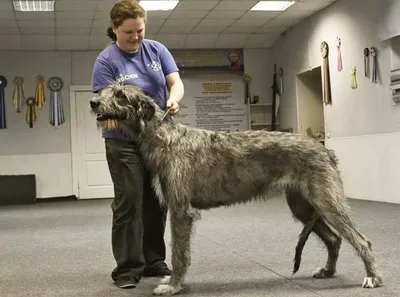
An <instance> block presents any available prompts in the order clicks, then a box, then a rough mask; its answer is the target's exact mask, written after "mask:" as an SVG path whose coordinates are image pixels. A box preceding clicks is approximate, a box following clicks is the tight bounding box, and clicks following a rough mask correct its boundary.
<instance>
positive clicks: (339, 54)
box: [336, 37, 343, 71]
mask: <svg viewBox="0 0 400 297" xmlns="http://www.w3.org/2000/svg"><path fill="white" fill-rule="evenodd" d="M336 47H337V70H338V71H342V70H343V63H342V52H341V47H342V39H341V38H340V37H337V38H336Z"/></svg>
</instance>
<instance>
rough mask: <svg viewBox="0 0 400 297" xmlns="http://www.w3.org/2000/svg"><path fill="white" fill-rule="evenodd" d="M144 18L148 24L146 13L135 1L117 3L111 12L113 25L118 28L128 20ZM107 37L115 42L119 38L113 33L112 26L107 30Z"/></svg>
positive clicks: (127, 0)
mask: <svg viewBox="0 0 400 297" xmlns="http://www.w3.org/2000/svg"><path fill="white" fill-rule="evenodd" d="M136 18H143V19H144V20H145V22H146V11H145V10H144V9H143V7H141V6H140V5H139V3H138V2H137V1H135V0H123V1H120V2H118V3H116V4H115V5H114V6H113V8H112V9H111V11H110V19H111V24H112V25H114V27H115V28H118V27H119V26H121V25H122V23H123V22H124V21H125V20H127V19H136ZM107 36H108V37H110V38H111V39H112V40H113V41H116V40H117V36H116V35H115V33H114V32H113V29H112V26H110V27H108V28H107Z"/></svg>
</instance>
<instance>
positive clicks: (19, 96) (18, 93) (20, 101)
mask: <svg viewBox="0 0 400 297" xmlns="http://www.w3.org/2000/svg"><path fill="white" fill-rule="evenodd" d="M13 83H14V92H13V102H14V107H15V109H16V110H17V112H21V109H22V106H23V105H24V101H25V96H24V89H23V87H22V85H23V84H24V78H23V77H21V76H16V77H14V80H13Z"/></svg>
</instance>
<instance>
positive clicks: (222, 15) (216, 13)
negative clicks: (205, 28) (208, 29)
mask: <svg viewBox="0 0 400 297" xmlns="http://www.w3.org/2000/svg"><path fill="white" fill-rule="evenodd" d="M243 13H244V12H243V11H241V10H229V11H227V10H225V11H223V10H213V11H210V13H209V14H208V15H207V16H206V19H231V20H235V19H238V18H240V17H241V16H242V15H243Z"/></svg>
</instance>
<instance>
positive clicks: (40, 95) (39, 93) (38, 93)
mask: <svg viewBox="0 0 400 297" xmlns="http://www.w3.org/2000/svg"><path fill="white" fill-rule="evenodd" d="M35 101H36V106H37V107H38V108H39V109H42V107H43V102H45V101H46V100H45V97H44V79H43V76H41V75H38V76H36V90H35Z"/></svg>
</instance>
